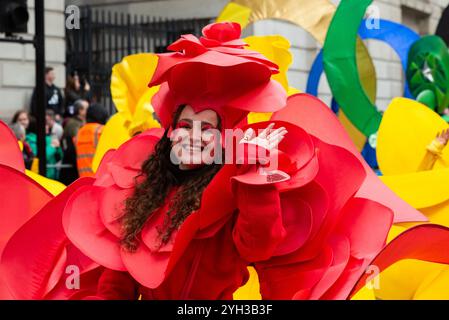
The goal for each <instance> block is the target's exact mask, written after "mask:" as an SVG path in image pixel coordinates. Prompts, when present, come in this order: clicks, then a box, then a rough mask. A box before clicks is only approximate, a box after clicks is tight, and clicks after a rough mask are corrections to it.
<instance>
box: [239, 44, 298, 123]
mask: <svg viewBox="0 0 449 320" xmlns="http://www.w3.org/2000/svg"><path fill="white" fill-rule="evenodd" d="M244 40H245V42H246V43H247V44H248V45H249V46H248V49H250V50H254V51H257V52H259V53H261V54H263V55H264V56H265V57H267V58H268V59H269V60H271V61H273V62H274V63H276V64H277V65H278V66H279V73H278V74H275V75H273V76H272V79H273V80H276V81H277V82H279V83H280V84H281V85H282V86H283V87H284V89H285V90H286V91H287V93H288V95H292V94H296V93H300V91H299V90H298V89H295V88H292V87H289V85H288V76H287V72H288V69H289V67H290V65H291V64H292V62H293V55H292V54H291V52H290V42H289V41H288V40H287V39H286V38H284V37H282V36H279V35H273V36H251V37H247V38H245V39H244ZM270 118H271V113H256V112H251V113H250V114H249V115H248V123H256V122H263V121H268V120H270Z"/></svg>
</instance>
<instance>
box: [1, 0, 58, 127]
mask: <svg viewBox="0 0 449 320" xmlns="http://www.w3.org/2000/svg"><path fill="white" fill-rule="evenodd" d="M28 8H29V14H30V20H29V22H28V34H25V35H21V36H23V38H27V39H31V38H32V37H33V35H34V0H28ZM64 10H65V4H64V1H62V0H46V1H45V20H46V21H45V30H46V41H45V45H46V60H47V65H49V66H52V67H54V68H55V71H56V77H57V78H56V85H58V86H60V87H64V86H65V66H64V63H65V14H64ZM1 36H3V35H1ZM34 59H35V50H34V47H33V45H31V44H26V45H22V44H15V43H0V119H2V120H6V121H9V120H10V118H11V117H12V115H13V114H14V112H15V111H16V110H19V109H28V108H29V106H30V100H31V94H32V91H33V88H34V86H35V81H36V80H35V77H36V73H35V63H34V61H35V60H34Z"/></svg>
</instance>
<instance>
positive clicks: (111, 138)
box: [92, 113, 129, 172]
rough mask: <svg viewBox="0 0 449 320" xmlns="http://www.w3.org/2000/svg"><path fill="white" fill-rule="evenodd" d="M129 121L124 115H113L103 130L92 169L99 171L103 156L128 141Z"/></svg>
mask: <svg viewBox="0 0 449 320" xmlns="http://www.w3.org/2000/svg"><path fill="white" fill-rule="evenodd" d="M127 121H128V120H127V119H126V118H125V116H124V115H123V114H122V113H116V114H115V115H113V116H112V117H111V118H110V119H109V121H108V123H107V124H106V125H105V127H104V128H103V132H102V134H101V137H100V141H99V142H98V146H97V150H96V152H95V156H94V159H93V162H92V169H93V171H94V172H96V171H97V169H98V166H99V165H100V162H101V159H103V156H104V155H105V154H106V152H108V151H109V150H111V149H118V147H120V146H121V145H122V144H123V143H125V142H126V141H128V139H129V133H128V129H127V126H126V123H127Z"/></svg>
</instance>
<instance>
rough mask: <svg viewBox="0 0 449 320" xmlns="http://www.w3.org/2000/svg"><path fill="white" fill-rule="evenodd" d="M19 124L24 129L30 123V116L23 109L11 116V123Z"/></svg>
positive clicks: (26, 128)
mask: <svg viewBox="0 0 449 320" xmlns="http://www.w3.org/2000/svg"><path fill="white" fill-rule="evenodd" d="M16 123H18V124H20V125H21V126H22V127H23V128H24V129H25V130H28V126H29V125H30V116H29V115H28V112H26V111H25V110H19V111H17V112H16V113H15V114H14V116H13V117H12V121H11V124H12V125H13V124H16Z"/></svg>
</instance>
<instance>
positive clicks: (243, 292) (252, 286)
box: [234, 267, 262, 300]
mask: <svg viewBox="0 0 449 320" xmlns="http://www.w3.org/2000/svg"><path fill="white" fill-rule="evenodd" d="M248 271H249V280H248V282H247V283H246V284H245V285H244V286H243V287H240V288H239V289H237V291H236V292H234V300H261V299H262V296H261V295H260V285H259V277H258V276H257V271H256V270H255V269H254V268H253V267H248Z"/></svg>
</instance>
